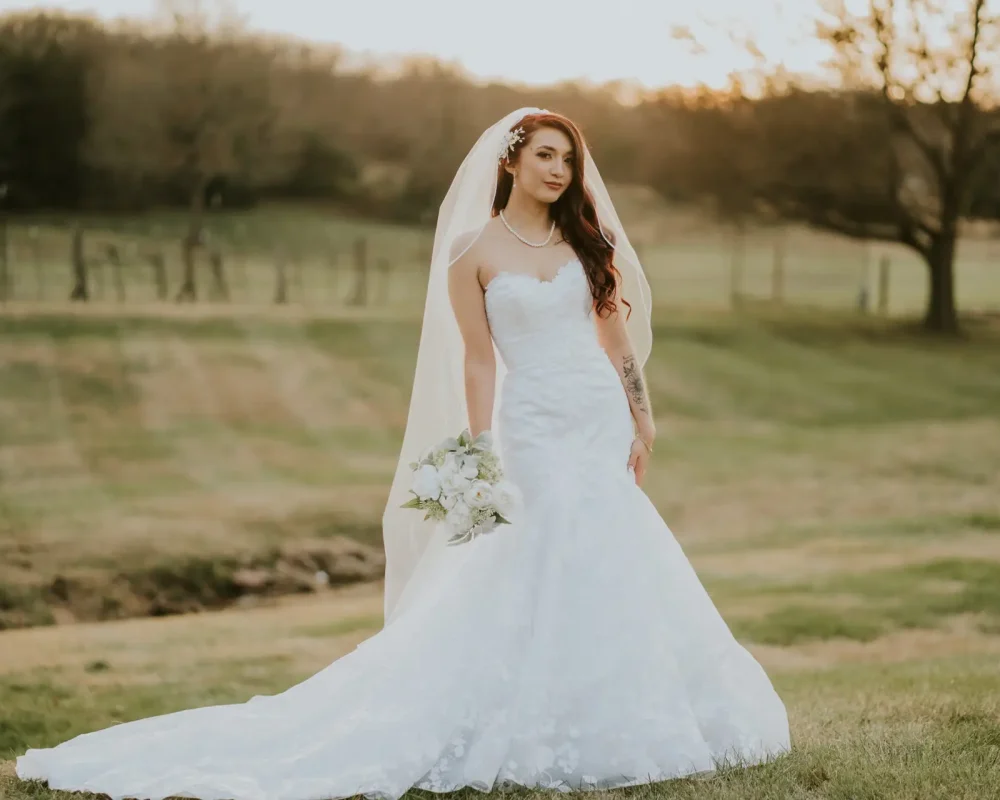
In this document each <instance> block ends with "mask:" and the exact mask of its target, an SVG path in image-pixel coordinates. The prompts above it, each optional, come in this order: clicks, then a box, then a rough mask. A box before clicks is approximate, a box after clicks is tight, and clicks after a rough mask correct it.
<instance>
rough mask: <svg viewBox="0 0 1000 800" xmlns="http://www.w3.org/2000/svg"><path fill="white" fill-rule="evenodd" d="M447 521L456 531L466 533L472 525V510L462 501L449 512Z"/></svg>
mask: <svg viewBox="0 0 1000 800" xmlns="http://www.w3.org/2000/svg"><path fill="white" fill-rule="evenodd" d="M445 520H446V521H447V523H448V524H449V525H450V526H451V527H452V528H453V529H454V530H456V531H460V532H464V531H466V530H468V529H469V527H470V526H471V525H472V509H470V508H469V506H468V505H467V504H466V502H465V501H464V500H461V499H460V500H458V501H457V502H456V503H455V505H454V506H452V508H450V509H449V510H448V516H447V517H445Z"/></svg>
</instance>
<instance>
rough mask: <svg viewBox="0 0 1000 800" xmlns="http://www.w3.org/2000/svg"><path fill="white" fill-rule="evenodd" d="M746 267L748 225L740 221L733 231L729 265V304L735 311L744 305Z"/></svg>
mask: <svg viewBox="0 0 1000 800" xmlns="http://www.w3.org/2000/svg"><path fill="white" fill-rule="evenodd" d="M745 266H746V223H745V222H744V221H743V220H740V221H739V222H737V223H736V227H735V228H734V230H733V242H732V259H731V261H730V264H729V304H730V306H731V307H732V308H733V309H737V308H739V307H740V305H742V301H743V270H744V267H745Z"/></svg>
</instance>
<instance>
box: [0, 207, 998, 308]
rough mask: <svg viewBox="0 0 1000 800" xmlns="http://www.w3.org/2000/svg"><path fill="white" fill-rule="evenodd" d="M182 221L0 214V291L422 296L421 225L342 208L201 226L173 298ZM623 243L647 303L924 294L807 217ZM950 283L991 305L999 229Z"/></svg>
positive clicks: (922, 271)
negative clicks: (798, 223) (298, 222)
mask: <svg viewBox="0 0 1000 800" xmlns="http://www.w3.org/2000/svg"><path fill="white" fill-rule="evenodd" d="M182 221H183V220H181V219H178V220H176V221H175V224H173V225H170V224H167V225H145V226H144V225H143V224H141V223H138V222H137V223H129V224H127V225H122V226H121V227H117V228H114V227H108V226H107V225H105V226H102V227H97V226H87V225H81V224H76V223H74V222H72V221H69V222H66V221H63V222H57V223H51V222H50V223H36V224H23V223H16V222H12V223H9V224H6V225H0V303H2V304H3V305H5V306H7V305H14V304H44V305H53V304H60V303H71V302H76V303H90V304H100V305H107V304H114V305H120V306H123V307H124V306H135V305H140V304H141V305H147V306H148V305H150V304H174V303H178V302H181V301H182V300H184V299H187V300H193V301H194V302H197V303H200V304H213V305H214V304H228V305H231V306H250V307H261V306H286V305H292V306H302V307H307V308H313V309H316V310H321V309H335V308H347V307H357V308H383V309H399V310H401V311H406V310H409V311H418V310H419V309H420V308H422V307H423V300H424V292H425V291H426V285H427V269H428V265H429V262H430V248H431V242H432V232H431V231H428V230H425V229H416V228H402V227H399V226H378V225H374V224H364V223H352V222H350V221H340V222H337V223H336V224H329V225H323V226H313V228H312V229H310V228H309V227H308V226H302V227H299V228H295V227H289V226H285V228H284V229H282V228H281V226H277V229H274V226H271V228H272V229H270V230H265V229H264V228H265V226H264V224H263V223H262V222H261V221H260V220H256V221H255V220H253V219H251V220H249V221H243V222H239V223H237V224H236V225H235V226H234V225H232V224H227V225H225V226H216V227H215V228H213V227H212V226H211V225H209V227H208V228H207V229H206V233H205V236H204V237H203V239H202V240H201V242H200V244H199V246H198V247H197V248H195V250H194V278H195V293H194V295H193V296H192V297H187V298H184V297H182V296H181V293H180V287H181V286H182V285H183V276H184V268H183V261H184V259H183V257H182V250H183V248H182V244H181V242H182V239H183V236H182V235H181V233H180V230H179V227H180V225H181V223H182ZM647 234H648V232H647ZM635 245H636V249H637V251H638V252H639V254H640V258H641V259H642V262H643V265H644V268H645V270H646V273H647V276H648V278H649V282H650V286H651V289H652V292H653V298H654V302H655V304H656V305H657V306H659V307H666V308H692V309H702V308H703V309H711V310H722V309H734V310H738V309H740V308H742V307H745V306H748V305H752V304H759V303H767V304H770V305H773V306H791V307H801V306H810V307H817V308H828V309H836V310H849V309H853V310H856V311H858V312H860V313H878V314H885V315H897V314H913V313H919V312H920V310H921V309H922V308H923V307H924V304H925V302H926V297H927V283H928V278H927V270H926V267H924V266H923V264H922V263H921V262H920V260H919V258H918V257H917V256H916V254H913V253H911V252H909V251H907V250H905V249H903V248H900V247H893V246H890V245H884V244H880V243H871V242H858V241H853V240H847V239H844V238H840V237H835V236H827V235H822V234H819V233H816V232H814V231H811V230H808V229H802V228H793V227H786V228H742V229H740V228H727V227H725V226H714V227H706V228H702V229H697V230H684V231H676V230H674V231H670V232H667V233H666V234H665V235H660V236H657V235H646V236H645V237H643V238H639V239H638V240H637V241H636V242H635ZM956 283H957V286H956V291H957V295H958V301H959V306H960V308H962V309H963V310H967V311H971V310H977V311H980V310H982V311H986V310H997V309H1000V240H998V239H996V238H988V237H979V238H971V237H970V238H966V239H964V240H963V241H962V242H961V244H960V247H959V250H958V255H957V261H956Z"/></svg>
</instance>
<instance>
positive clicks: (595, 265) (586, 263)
mask: <svg viewBox="0 0 1000 800" xmlns="http://www.w3.org/2000/svg"><path fill="white" fill-rule="evenodd" d="M515 128H522V129H523V130H524V136H523V137H522V139H521V141H519V142H517V143H516V144H515V145H514V146H513V147H512V148H511V149H510V150H509V151H508V153H507V158H506V159H501V160H500V162H499V163H498V164H497V191H496V194H495V195H494V197H493V216H494V217H495V216H497V215H498V214H499V213H500V211H501V210H503V209H504V208H506V207H507V203H508V201H509V200H510V193H511V190H512V189H513V186H514V176H513V175H511V174H510V173H509V172H507V170H506V169H504V167H505V165H507V164H513V163H514V162H516V161H517V159H518V157H519V155H520V153H521V150H522V149H523V148H524V147H525V145H527V144H528V142H529V141H531V137H532V135H533V134H534V133H535V131H537V130H538V129H539V128H554V129H555V130H558V131H562V132H563V133H565V134H566V136H568V137H569V140H570V141H571V142H572V143H573V180H572V181H570V183H569V186H567V187H566V191H564V192H563V193H562V195H560V197H559V199H558V200H556V201H555V202H554V203H552V204H551V205H550V206H549V216H550V218H551V219H553V220H555V223H556V225H558V226H559V230H560V231H562V235H563V237H564V238H565V239H566V241H567V242H568V243H569V245H570V247H572V248H573V251H574V252H575V253H576V255H577V257H578V258H579V259H580V262H581V263H582V264H583V268H584V271H585V272H586V273H587V281H588V282H589V283H590V293H591V294H592V295H593V297H594V308H595V310H596V311H597V314H598V315H599V316H601V317H606V316H610V315H611V314H613V313H615V312H616V311H617V310H618V305H617V304H616V303H615V300H614V297H615V289H616V287H617V285H618V282H619V280H620V279H621V273H620V272H619V271H618V268H617V267H616V266H615V265H614V262H613V258H614V246H613V244H612V243H609V242H608V240H607V239H605V238H604V234H603V233H601V227H600V223H599V222H598V218H597V206H596V204H595V203H594V197H593V195H591V193H590V190H589V189H588V188H587V185H586V183H584V175H583V166H584V157H583V154H584V153H585V152H586V150H585V149H584V147H585V145H584V140H583V134H582V133H580V129H579V128H578V127H577V126H576V124H575V123H574V122H573V121H572V120H571V119H569V118H567V117H564V116H562V115H561V114H552V113H549V114H529V115H527V116H526V117H524V118H522V119H521V120H519V121H518V122H515V123H514V125H513V126H512V127H511V130H514V129H515ZM608 236H609V238H611V236H612V234H611V232H610V231H608ZM621 301H622V303H623V304H625V305H626V306H628V313H627V314H626V317H625V318H626V319H628V317H629V316H630V315H631V314H632V306H631V304H630V303H629V302H628V301H627V300H626V299H625V298H624V297H622V298H621Z"/></svg>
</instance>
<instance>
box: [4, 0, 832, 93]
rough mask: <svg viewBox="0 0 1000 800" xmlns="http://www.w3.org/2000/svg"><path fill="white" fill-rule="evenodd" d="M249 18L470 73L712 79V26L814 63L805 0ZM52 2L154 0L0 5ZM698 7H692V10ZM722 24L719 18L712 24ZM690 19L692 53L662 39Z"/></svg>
mask: <svg viewBox="0 0 1000 800" xmlns="http://www.w3.org/2000/svg"><path fill="white" fill-rule="evenodd" d="M236 5H237V6H238V8H239V9H240V10H241V11H242V12H243V13H244V14H245V15H246V17H247V18H248V21H249V24H250V26H251V27H253V28H257V29H263V30H271V31H280V32H284V33H290V34H294V35H296V36H300V37H303V38H306V39H312V40H316V41H327V42H339V43H341V44H343V45H345V46H346V47H348V48H349V49H351V50H353V51H357V52H367V53H371V54H390V53H392V54H400V53H426V54H433V55H436V56H438V57H441V58H444V59H447V60H457V61H459V62H460V63H461V64H463V65H464V66H465V67H466V69H468V70H469V71H470V72H471V73H473V74H474V75H477V76H480V77H500V78H506V79H510V80H515V81H519V82H524V83H529V84H540V83H550V82H553V81H557V80H560V79H567V78H588V79H590V80H593V81H598V82H601V81H605V80H610V79H615V78H630V79H633V80H637V81H639V82H640V83H643V84H645V85H646V86H661V85H666V84H684V85H691V84H697V83H706V84H708V85H711V86H718V85H721V84H722V83H724V82H725V80H726V77H727V75H728V74H729V73H730V72H731V71H733V70H738V69H742V68H745V67H746V66H748V65H749V63H750V60H749V57H748V56H747V55H746V54H745V53H744V52H743V51H742V50H741V49H740V48H738V47H735V46H734V45H733V44H732V43H731V42H730V41H729V40H728V39H727V38H726V37H725V36H724V35H723V34H722V33H721V32H720V31H721V29H722V27H725V28H727V29H731V30H738V31H744V32H747V33H749V34H750V35H752V36H753V37H754V39H755V40H756V41H758V42H759V44H760V45H761V47H762V49H763V50H764V52H765V53H766V55H767V56H768V58H769V60H770V61H772V62H783V63H784V64H785V65H786V66H788V67H789V68H791V69H793V70H795V71H809V72H812V71H815V70H816V69H817V65H818V64H819V63H820V62H821V61H822V59H823V57H824V55H825V54H824V52H823V50H822V49H821V48H820V46H819V45H817V44H816V43H815V41H810V39H809V38H806V37H807V36H808V32H809V30H810V27H809V15H810V14H812V13H813V12H814V9H815V4H814V2H812V0H701V2H699V3H695V2H685V3H682V2H676V1H675V0H547V2H539V0H488V1H486V2H483V1H482V0H419V1H416V2H415V1H414V0H326V1H325V2H323V1H322V0H238V2H237V3H236ZM39 6H54V7H61V8H65V9H71V10H74V11H92V12H95V13H97V14H100V15H101V16H105V17H115V16H119V15H128V16H147V15H150V14H151V13H153V11H154V10H155V8H156V3H155V1H154V0H62V2H41V3H39V2H26V0H0V9H14V8H38V7H39ZM696 7H697V10H695V9H696ZM720 23H721V25H720ZM674 26H688V27H689V28H691V29H692V30H693V31H694V32H695V34H696V35H697V36H698V38H699V40H700V41H702V42H703V43H704V44H705V46H706V47H707V50H708V52H707V53H706V54H704V55H702V56H699V57H695V56H692V55H691V53H690V51H689V48H688V47H686V46H685V45H682V44H679V43H677V42H674V41H672V40H671V37H670V31H671V29H672V28H673V27H674Z"/></svg>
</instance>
